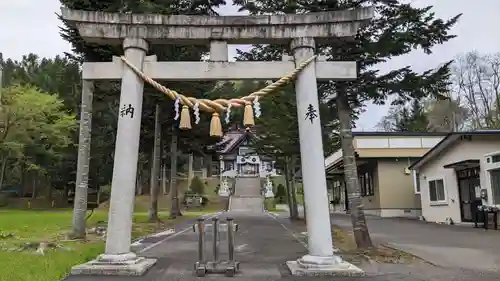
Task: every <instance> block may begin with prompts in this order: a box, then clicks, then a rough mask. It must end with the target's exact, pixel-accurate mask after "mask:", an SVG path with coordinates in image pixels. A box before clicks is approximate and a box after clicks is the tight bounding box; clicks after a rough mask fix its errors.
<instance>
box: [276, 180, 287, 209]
mask: <svg viewBox="0 0 500 281" xmlns="http://www.w3.org/2000/svg"><path fill="white" fill-rule="evenodd" d="M274 198H276V203H278V204H285V203H286V202H287V198H286V191H285V186H283V185H282V184H281V183H280V184H279V185H278V187H277V188H276V194H274Z"/></svg>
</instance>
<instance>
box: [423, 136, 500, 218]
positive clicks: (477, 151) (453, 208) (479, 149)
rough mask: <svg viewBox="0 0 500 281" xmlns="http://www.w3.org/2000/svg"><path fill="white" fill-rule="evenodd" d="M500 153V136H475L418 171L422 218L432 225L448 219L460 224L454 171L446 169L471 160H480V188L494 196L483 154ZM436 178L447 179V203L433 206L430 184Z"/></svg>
mask: <svg viewBox="0 0 500 281" xmlns="http://www.w3.org/2000/svg"><path fill="white" fill-rule="evenodd" d="M499 150H500V138H499V137H480V136H473V140H472V141H465V140H464V141H458V142H457V143H456V144H455V145H453V146H452V147H450V148H448V149H447V150H445V151H443V152H441V154H440V155H438V156H437V157H436V158H434V159H433V160H431V161H430V162H428V163H426V165H424V166H423V167H421V168H420V169H419V173H420V175H419V180H420V194H421V196H420V198H421V200H422V216H424V218H425V219H426V220H427V221H432V222H446V219H447V218H448V217H449V218H451V219H453V221H454V222H461V218H460V201H459V200H460V199H459V194H458V184H457V178H456V173H455V170H454V169H445V168H443V166H444V165H447V164H452V163H455V162H459V161H463V160H468V159H479V160H480V161H481V164H480V165H481V170H480V180H481V188H486V189H487V190H488V194H490V195H491V187H490V185H489V184H487V183H486V170H485V169H484V167H485V165H484V164H485V159H484V155H485V154H487V153H490V152H494V151H499ZM433 179H443V180H444V186H445V194H446V202H445V204H442V205H431V203H430V198H429V185H428V181H429V180H433ZM489 197H491V196H489Z"/></svg>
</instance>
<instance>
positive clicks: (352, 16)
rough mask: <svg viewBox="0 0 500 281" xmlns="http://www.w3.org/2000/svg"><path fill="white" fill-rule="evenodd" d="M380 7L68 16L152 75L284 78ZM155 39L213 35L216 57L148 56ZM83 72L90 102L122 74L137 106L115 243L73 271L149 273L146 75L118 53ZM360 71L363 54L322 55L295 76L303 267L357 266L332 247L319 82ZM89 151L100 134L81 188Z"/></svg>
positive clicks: (115, 192)
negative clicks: (135, 237) (277, 50)
mask: <svg viewBox="0 0 500 281" xmlns="http://www.w3.org/2000/svg"><path fill="white" fill-rule="evenodd" d="M372 14H373V10H372V9H371V8H362V9H357V10H349V11H335V12H322V13H309V14H303V15H271V16H217V17H211V16H188V15H170V16H169V15H142V14H118V13H104V12H90V11H77V10H71V9H67V8H62V17H63V18H64V20H66V21H68V22H69V23H70V24H71V25H73V26H74V27H76V28H77V29H78V31H79V33H80V35H81V36H82V37H83V39H84V40H85V41H87V42H91V43H97V44H107V45H122V46H123V49H124V56H125V58H126V60H127V61H129V62H130V63H132V64H133V65H134V66H136V67H137V68H138V69H140V70H142V71H143V72H144V74H145V75H147V76H149V77H150V78H152V79H155V80H162V81H168V80H175V81H179V80H184V81H186V80H188V81H189V80H273V79H278V78H280V77H282V76H284V75H285V74H287V73H289V72H290V71H293V70H294V69H295V66H296V65H299V64H300V63H301V62H303V61H306V60H307V59H309V58H311V57H312V56H313V55H314V50H315V46H316V44H321V43H328V42H331V41H332V40H335V39H336V38H339V37H343V38H346V37H353V36H355V34H356V31H357V30H358V29H359V28H360V27H361V26H362V25H363V24H366V23H367V22H368V21H369V20H370V19H371V17H372ZM154 44H176V45H179V44H190V45H209V46H210V61H208V62H198V61H197V62H159V61H157V59H156V56H154V55H153V56H146V53H147V51H148V47H149V46H150V45H154ZM228 44H289V45H290V48H291V50H292V52H293V57H290V56H284V57H283V61H275V62H259V61H257V62H228V59H229V58H228V48H227V46H228ZM82 76H83V77H82V80H83V81H82V83H83V89H82V105H83V104H91V103H92V96H93V83H94V82H93V81H96V80H117V81H118V80H121V95H120V110H121V109H122V108H125V107H127V108H129V111H128V113H129V114H123V115H122V114H120V117H119V119H118V130H117V138H116V147H115V154H114V155H115V158H114V166H113V180H112V189H111V199H110V209H109V222H108V233H107V239H106V250H105V253H104V254H102V255H100V256H98V257H97V258H96V260H94V261H91V262H89V263H87V264H83V265H79V266H75V267H74V268H73V269H72V273H73V274H106V275H141V274H143V273H144V272H145V271H146V270H147V269H148V268H150V267H151V266H152V265H154V264H155V262H156V260H154V259H145V258H141V257H138V256H137V255H136V254H135V253H133V252H131V228H132V213H133V206H134V196H135V184H136V172H137V161H138V150H139V137H140V126H141V115H142V101H143V86H144V82H143V80H142V79H141V78H140V77H138V76H137V75H136V73H134V72H133V70H132V69H130V68H129V67H127V65H125V64H124V63H123V62H122V61H121V60H120V59H119V58H114V59H113V61H112V62H86V63H84V64H83V71H82ZM356 77H357V67H356V62H340V61H336V62H327V61H324V60H321V59H317V60H316V61H313V62H312V63H310V64H308V66H307V67H306V68H305V69H304V70H302V72H301V73H299V75H298V76H297V79H296V81H295V89H296V100H297V111H298V116H299V117H298V118H299V120H298V123H299V137H300V148H301V149H300V150H301V159H302V175H303V183H304V195H305V200H306V213H307V232H308V251H309V253H308V255H305V256H303V257H301V258H299V259H298V260H297V261H291V262H288V263H287V264H288V266H289V268H290V269H291V271H292V273H293V274H304V273H305V272H306V273H307V272H308V271H312V272H318V271H321V272H332V271H333V272H336V271H352V270H354V271H355V270H356V268H354V267H351V266H350V264H348V263H345V262H343V261H342V260H341V259H340V257H338V256H336V255H334V253H333V249H332V236H331V232H330V214H329V208H328V201H327V200H328V199H327V198H328V196H327V189H326V178H325V166H324V157H323V143H322V138H321V124H320V116H319V111H318V108H319V102H318V92H317V80H337V81H338V80H349V79H356ZM125 113H127V112H125ZM130 113H131V114H130ZM311 113H313V114H312V115H311ZM91 115H92V113H91V106H87V107H84V106H82V113H81V123H80V132H81V135H85V136H88V137H89V138H90V122H91ZM89 155H90V141H89V142H83V140H82V139H81V140H80V143H79V152H78V171H77V193H78V192H81V193H85V194H86V190H87V189H86V187H87V182H88V170H89V167H88V158H89ZM78 189H80V191H79V190H78Z"/></svg>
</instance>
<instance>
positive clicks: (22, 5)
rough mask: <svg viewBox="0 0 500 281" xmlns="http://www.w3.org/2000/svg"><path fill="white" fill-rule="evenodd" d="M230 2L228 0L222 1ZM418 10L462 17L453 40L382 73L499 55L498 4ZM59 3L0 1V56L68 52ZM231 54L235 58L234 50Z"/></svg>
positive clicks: (447, 1) (440, 4)
mask: <svg viewBox="0 0 500 281" xmlns="http://www.w3.org/2000/svg"><path fill="white" fill-rule="evenodd" d="M227 2H229V3H230V2H231V0H229V1H227ZM413 2H414V4H415V5H417V6H424V5H434V11H435V13H436V15H437V16H439V17H442V18H449V17H452V16H454V15H456V14H458V13H463V14H464V15H463V17H462V18H461V20H460V22H459V23H458V24H457V26H456V27H455V28H454V29H453V33H454V34H456V35H458V37H457V38H456V39H454V40H452V41H451V42H448V43H446V44H444V45H442V46H438V47H435V48H434V49H433V51H434V54H432V55H425V54H423V53H422V52H421V51H416V52H414V53H411V54H409V55H407V56H404V57H398V58H396V59H393V60H392V61H391V62H389V63H387V64H385V65H381V66H380V69H381V70H382V71H387V70H389V69H392V68H396V67H403V66H406V65H411V66H412V67H413V69H415V70H416V71H424V70H426V69H429V68H433V67H435V66H437V65H438V64H440V63H442V62H445V61H448V60H451V59H452V58H453V57H455V56H456V55H458V54H460V53H464V52H468V51H470V50H477V51H479V52H500V35H499V33H498V30H497V28H499V27H500V17H499V16H498V11H500V0H481V1H480V2H481V3H480V4H479V3H478V2H479V1H477V2H474V1H471V0H414V1H413ZM59 7H60V4H59V0H0V52H2V53H3V54H4V58H13V59H17V60H18V59H20V58H21V57H22V55H25V54H28V53H36V54H38V55H39V56H42V57H54V56H56V55H58V54H62V53H63V52H67V51H69V50H70V47H69V45H68V44H67V43H66V42H65V41H63V40H62V39H61V38H60V36H59V29H58V25H59V24H60V22H59V21H58V19H57V17H56V15H55V13H56V12H59ZM219 12H220V13H221V14H222V15H234V14H236V13H237V12H236V9H235V7H232V6H226V7H223V8H221V9H220V10H219ZM232 53H233V54H234V48H233V51H232ZM386 112H387V106H376V105H368V107H367V111H366V112H365V113H364V114H363V116H362V117H361V120H360V121H359V122H358V124H357V127H358V128H357V130H365V131H367V130H372V129H374V127H375V125H376V124H377V122H378V121H379V120H380V118H381V117H382V116H383V115H385V113H386Z"/></svg>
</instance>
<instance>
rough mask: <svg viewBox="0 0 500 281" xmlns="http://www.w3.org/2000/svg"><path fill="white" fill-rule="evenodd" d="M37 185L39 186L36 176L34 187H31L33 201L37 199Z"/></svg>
mask: <svg viewBox="0 0 500 281" xmlns="http://www.w3.org/2000/svg"><path fill="white" fill-rule="evenodd" d="M36 185H37V182H36V175H35V176H34V177H33V181H32V186H31V199H36V193H37V188H36Z"/></svg>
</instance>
